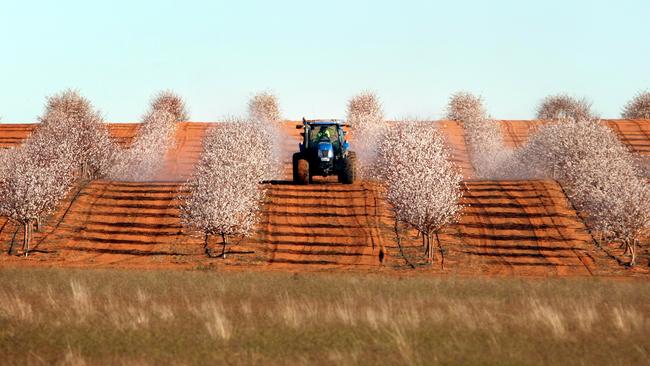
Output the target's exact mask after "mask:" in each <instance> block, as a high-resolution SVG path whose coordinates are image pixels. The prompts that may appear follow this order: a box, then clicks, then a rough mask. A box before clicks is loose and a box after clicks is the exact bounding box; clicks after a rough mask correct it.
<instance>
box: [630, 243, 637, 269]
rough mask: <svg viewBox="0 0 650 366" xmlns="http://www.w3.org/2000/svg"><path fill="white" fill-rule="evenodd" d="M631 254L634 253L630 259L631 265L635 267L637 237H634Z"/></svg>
mask: <svg viewBox="0 0 650 366" xmlns="http://www.w3.org/2000/svg"><path fill="white" fill-rule="evenodd" d="M630 254H631V255H632V259H631V260H630V267H634V265H636V238H635V239H632V245H631V246H630Z"/></svg>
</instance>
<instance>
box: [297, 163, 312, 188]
mask: <svg viewBox="0 0 650 366" xmlns="http://www.w3.org/2000/svg"><path fill="white" fill-rule="evenodd" d="M297 171H298V180H297V181H296V183H298V184H303V185H307V184H309V182H310V181H311V179H310V176H309V162H308V161H307V160H306V159H298V163H297Z"/></svg>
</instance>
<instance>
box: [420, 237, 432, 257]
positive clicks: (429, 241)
mask: <svg viewBox="0 0 650 366" xmlns="http://www.w3.org/2000/svg"><path fill="white" fill-rule="evenodd" d="M422 237H423V238H426V243H427V244H426V248H427V249H426V253H427V262H429V263H430V264H432V263H433V248H432V247H431V234H430V233H426V234H425V233H422Z"/></svg>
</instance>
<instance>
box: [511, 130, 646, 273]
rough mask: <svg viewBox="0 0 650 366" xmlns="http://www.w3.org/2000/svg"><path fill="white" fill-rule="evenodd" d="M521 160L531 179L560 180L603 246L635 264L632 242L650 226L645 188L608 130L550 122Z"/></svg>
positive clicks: (630, 159) (523, 151) (631, 160)
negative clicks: (621, 249)
mask: <svg viewBox="0 0 650 366" xmlns="http://www.w3.org/2000/svg"><path fill="white" fill-rule="evenodd" d="M519 157H520V159H521V160H522V162H523V163H525V164H526V166H528V167H529V168H530V171H529V176H530V177H537V178H544V177H550V178H553V179H556V180H558V181H559V182H560V183H561V184H562V186H563V187H564V189H565V191H566V193H567V196H568V198H569V199H570V201H571V202H572V203H573V205H574V206H575V207H576V209H577V210H578V211H580V212H583V213H584V214H585V216H586V220H585V221H586V223H587V225H588V226H589V227H590V228H591V229H592V230H593V231H594V232H597V233H600V235H601V237H602V239H601V240H602V241H607V240H608V239H609V240H617V241H621V242H622V243H623V245H624V246H625V248H626V253H630V254H631V261H630V265H634V263H635V259H636V250H635V249H636V243H638V239H639V237H640V236H641V235H642V234H643V233H644V232H645V231H647V230H648V228H649V226H650V203H648V202H649V201H650V200H649V199H648V184H647V182H646V180H645V179H644V178H642V177H641V173H640V172H639V170H638V169H637V167H636V165H635V164H636V163H635V160H634V157H633V155H632V154H631V153H630V152H629V151H628V149H627V148H626V147H625V146H624V145H623V144H622V143H621V142H620V141H619V140H618V138H617V137H616V134H615V133H614V132H613V131H612V130H611V129H610V128H609V127H607V126H604V125H603V124H601V123H593V121H589V120H585V121H578V122H568V123H557V122H556V123H549V124H547V125H544V126H542V127H540V128H539V130H538V132H537V133H536V134H535V135H533V136H531V139H530V140H529V142H528V143H527V145H525V146H524V147H522V149H521V153H520V154H519ZM522 165H523V164H522Z"/></svg>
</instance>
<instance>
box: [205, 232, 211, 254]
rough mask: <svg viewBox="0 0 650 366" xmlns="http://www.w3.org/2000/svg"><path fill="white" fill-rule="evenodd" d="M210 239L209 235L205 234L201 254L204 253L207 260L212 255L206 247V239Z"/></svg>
mask: <svg viewBox="0 0 650 366" xmlns="http://www.w3.org/2000/svg"><path fill="white" fill-rule="evenodd" d="M209 237H210V234H208V233H205V238H204V239H203V252H204V253H205V255H206V256H208V258H212V253H210V248H209V247H208V238H209Z"/></svg>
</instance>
